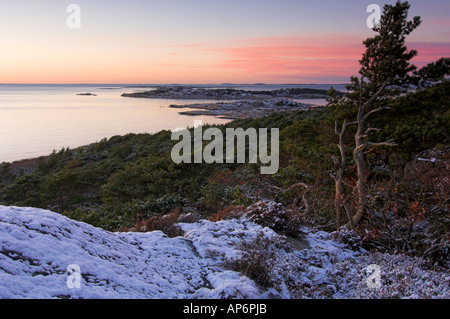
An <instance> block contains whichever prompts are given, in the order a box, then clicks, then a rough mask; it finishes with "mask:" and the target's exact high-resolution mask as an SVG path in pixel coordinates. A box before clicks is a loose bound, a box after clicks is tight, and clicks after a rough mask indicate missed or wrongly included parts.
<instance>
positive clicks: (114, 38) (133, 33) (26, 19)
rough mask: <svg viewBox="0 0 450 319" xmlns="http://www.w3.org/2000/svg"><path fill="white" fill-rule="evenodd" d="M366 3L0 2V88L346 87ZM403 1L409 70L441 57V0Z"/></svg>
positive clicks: (446, 17)
mask: <svg viewBox="0 0 450 319" xmlns="http://www.w3.org/2000/svg"><path fill="white" fill-rule="evenodd" d="M376 1H377V0H369V1H364V0H341V1H335V0H325V1H300V0H270V1H269V0H239V1H237V0H227V1H223V0H222V1H219V0H164V1H161V0H115V1H105V0H70V1H64V0H39V1H36V0H15V1H7V0H0V83H55V84H56V83H111V84H112V83H130V84H170V83H180V84H194V83H195V84H201V83H204V84H219V83H261V82H263V83H274V84H288V83H305V84H306V83H307V84H325V83H326V84H336V83H346V82H348V80H349V78H350V76H352V75H356V74H357V72H358V69H359V66H358V59H360V58H361V55H362V53H363V52H364V46H363V44H362V41H363V40H365V39H366V38H368V37H370V36H373V35H374V32H373V31H372V30H371V29H369V28H368V27H367V18H368V17H369V15H370V14H371V13H370V12H369V13H368V12H367V7H368V6H369V5H370V4H378V5H379V6H380V7H383V5H384V4H386V3H390V4H393V3H395V1H394V0H392V1H385V2H376ZM409 2H410V4H411V10H410V17H411V18H412V17H413V16H416V15H419V16H421V17H422V20H423V23H422V25H421V26H420V27H419V29H417V30H416V31H415V32H414V33H413V34H412V35H411V36H410V37H409V38H408V42H407V45H408V47H409V48H411V49H416V50H418V52H419V55H418V56H417V57H416V58H415V60H414V62H415V64H417V65H418V66H422V65H424V64H426V63H429V62H432V61H435V60H437V59H439V58H440V57H442V56H450V1H448V0H430V1H423V0H410V1H409ZM70 4H76V5H78V7H79V8H80V11H79V12H80V14H79V16H75V15H74V12H73V11H69V12H67V8H68V6H69V5H70ZM78 17H79V19H77V18H78ZM74 18H75V19H76V20H73V19H74ZM68 20H69V22H74V21H75V22H79V25H77V26H79V28H78V27H76V28H71V27H69V25H70V26H73V25H71V24H70V23H69V24H68Z"/></svg>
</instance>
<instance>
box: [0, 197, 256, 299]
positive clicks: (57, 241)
mask: <svg viewBox="0 0 450 319" xmlns="http://www.w3.org/2000/svg"><path fill="white" fill-rule="evenodd" d="M184 228H185V229H186V230H188V232H187V234H186V237H185V238H184V237H177V238H168V237H167V236H166V235H165V234H164V233H162V232H160V231H155V232H150V233H111V232H107V231H104V230H102V229H98V228H95V227H92V226H90V225H87V224H84V223H80V222H76V221H73V220H70V219H68V218H66V217H64V216H62V215H59V214H56V213H53V212H50V211H46V210H41V209H34V208H18V207H2V206H0V245H1V251H0V298H89V299H97V298H133V299H134V298H158V299H160V298H161V299H162V298H164V299H172V298H218V297H223V298H227V297H242V298H259V297H264V295H263V293H262V292H260V291H259V289H258V287H257V286H256V285H255V283H254V282H252V281H251V280H249V279H248V278H246V277H244V276H242V275H240V274H239V273H236V272H232V271H229V270H225V269H222V268H221V267H220V262H221V259H220V258H217V256H216V255H214V254H211V253H210V254H208V252H207V251H208V249H209V250H211V249H218V250H220V251H221V253H222V254H228V255H230V254H231V255H233V254H235V253H236V252H235V251H233V248H232V245H233V243H235V242H236V241H237V238H238V237H239V238H242V236H253V235H254V234H255V233H257V232H258V231H262V230H263V228H262V227H261V226H258V225H256V224H253V223H249V222H248V223H245V222H238V221H227V222H222V224H220V223H218V224H215V223H210V222H206V221H204V222H199V223H196V224H186V225H184ZM224 229H227V230H231V229H234V232H235V234H231V235H227V236H225V237H226V238H223V240H221V239H220V238H213V237H214V236H218V235H220V234H218V233H217V232H215V231H216V230H217V231H219V230H220V231H222V232H223V230H224ZM246 232H247V233H248V234H246ZM214 233H215V235H212V234H214ZM213 243H214V245H213ZM70 265H77V266H78V267H79V270H80V275H81V282H80V288H69V286H70V284H69V285H68V281H69V280H71V279H73V278H74V277H73V276H74V274H73V273H70V274H69V273H68V272H67V269H68V267H69V266H70Z"/></svg>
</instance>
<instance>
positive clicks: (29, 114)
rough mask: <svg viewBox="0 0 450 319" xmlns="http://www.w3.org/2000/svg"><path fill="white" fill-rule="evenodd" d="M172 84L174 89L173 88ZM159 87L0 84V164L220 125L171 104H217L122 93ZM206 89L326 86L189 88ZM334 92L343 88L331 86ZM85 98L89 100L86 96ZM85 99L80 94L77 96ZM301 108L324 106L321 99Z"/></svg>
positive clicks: (215, 120)
mask: <svg viewBox="0 0 450 319" xmlns="http://www.w3.org/2000/svg"><path fill="white" fill-rule="evenodd" d="M171 85H173V84H171ZM155 86H160V85H151V84H145V85H128V84H114V85H112V84H70V85H69V84H61V85H50V84H0V163H2V162H14V161H18V160H22V159H29V158H35V157H39V156H45V155H49V154H50V153H51V152H52V151H54V150H55V151H59V150H60V149H62V148H76V147H79V146H83V145H88V144H91V143H94V142H97V141H100V140H102V139H104V138H110V137H112V136H115V135H125V134H128V133H155V132H158V131H161V130H175V129H179V128H185V127H192V126H193V125H194V121H195V120H202V121H203V123H205V124H224V123H227V122H229V120H225V119H220V118H216V117H211V116H186V115H181V114H179V112H180V110H178V109H174V108H170V107H169V106H170V105H171V104H188V103H201V102H203V103H205V102H211V103H213V102H219V101H217V100H192V99H190V100H180V99H176V100H175V99H142V98H126V97H122V96H121V95H122V94H123V93H133V92H139V91H146V90H150V89H151V88H154V87H155ZM193 86H196V87H205V88H206V87H208V88H219V87H227V88H236V89H245V90H275V89H280V88H290V87H302V88H317V89H329V88H330V85H307V84H303V85H298V84H289V85H270V84H251V85H250V84H245V85H235V84H222V85H193ZM333 87H335V88H336V89H337V90H340V89H342V90H343V89H345V85H333ZM87 93H89V94H90V95H87ZM79 94H83V95H79ZM301 101H302V102H304V103H311V104H315V105H324V104H325V103H326V101H325V100H324V99H313V100H309V99H305V100H301Z"/></svg>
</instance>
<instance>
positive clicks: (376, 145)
mask: <svg viewBox="0 0 450 319" xmlns="http://www.w3.org/2000/svg"><path fill="white" fill-rule="evenodd" d="M366 144H367V145H369V146H372V147H378V146H398V144H397V143H395V142H394V140H389V141H386V142H380V143H372V142H366Z"/></svg>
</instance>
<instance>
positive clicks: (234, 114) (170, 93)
mask: <svg viewBox="0 0 450 319" xmlns="http://www.w3.org/2000/svg"><path fill="white" fill-rule="evenodd" d="M122 96H123V97H134V98H159V99H197V100H202V99H208V100H211V99H212V100H229V101H230V102H227V103H225V102H221V103H196V104H183V105H173V104H172V105H170V107H171V108H190V109H193V110H190V111H183V112H180V114H182V115H192V116H196V115H207V116H216V117H219V118H224V119H230V120H236V119H243V118H259V117H264V116H267V115H269V114H273V113H278V112H289V111H298V110H307V109H309V108H310V107H312V106H314V105H313V104H305V103H301V102H298V101H294V100H293V99H324V98H328V92H327V91H326V90H318V89H308V88H284V89H279V90H272V91H267V90H262V91H249V90H239V89H233V88H218V89H211V88H209V89H207V88H199V87H192V86H172V87H158V88H156V89H154V90H151V91H145V92H136V93H124V94H122Z"/></svg>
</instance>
